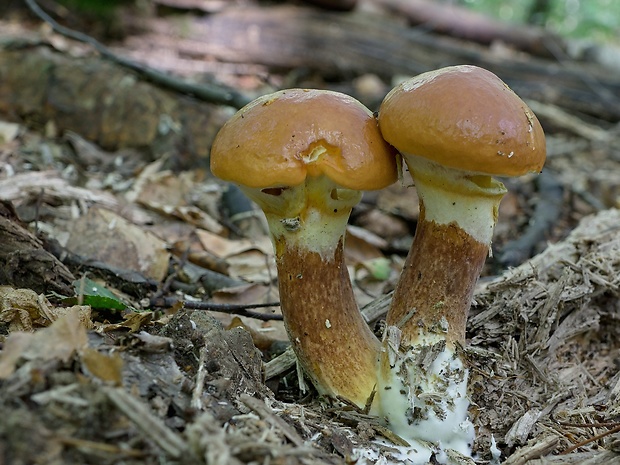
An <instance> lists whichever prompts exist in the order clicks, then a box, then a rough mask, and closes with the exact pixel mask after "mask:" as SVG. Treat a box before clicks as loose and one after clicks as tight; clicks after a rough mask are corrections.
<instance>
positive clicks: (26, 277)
mask: <svg viewBox="0 0 620 465" xmlns="http://www.w3.org/2000/svg"><path fill="white" fill-rule="evenodd" d="M74 280H75V278H74V277H73V275H72V274H71V272H70V271H69V269H67V267H66V266H65V265H64V264H63V263H62V262H61V261H60V260H58V259H57V258H56V257H55V256H54V255H52V254H51V253H49V252H48V251H47V250H45V249H44V247H43V242H42V241H41V240H39V239H38V238H37V237H36V236H35V235H34V234H32V233H31V232H30V231H28V229H26V228H25V227H24V226H23V225H22V224H20V222H19V219H18V218H17V215H16V213H15V211H14V210H13V207H12V206H11V204H10V203H8V202H5V201H1V202H0V284H2V285H9V286H14V287H18V288H27V289H33V290H34V291H36V292H57V293H59V294H62V295H72V294H73V287H72V283H73V281H74Z"/></svg>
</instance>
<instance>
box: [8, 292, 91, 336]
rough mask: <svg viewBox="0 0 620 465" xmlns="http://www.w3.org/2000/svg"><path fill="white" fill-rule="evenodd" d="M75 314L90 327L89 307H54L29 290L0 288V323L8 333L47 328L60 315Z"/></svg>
mask: <svg viewBox="0 0 620 465" xmlns="http://www.w3.org/2000/svg"><path fill="white" fill-rule="evenodd" d="M74 310H75V311H76V312H77V315H78V316H79V318H80V320H81V322H82V323H83V324H84V326H85V327H87V328H88V327H90V325H91V321H90V307H89V306H79V305H75V306H73V307H54V306H52V305H51V304H50V303H49V301H48V300H47V299H46V298H45V296H43V295H42V294H37V293H36V292H34V291H33V290H31V289H14V288H12V287H9V286H0V321H2V322H4V323H8V325H9V332H15V331H33V330H34V328H35V327H36V326H49V325H50V324H51V323H53V322H54V321H56V320H57V319H58V318H59V317H61V316H62V315H65V314H67V313H69V312H73V311H74Z"/></svg>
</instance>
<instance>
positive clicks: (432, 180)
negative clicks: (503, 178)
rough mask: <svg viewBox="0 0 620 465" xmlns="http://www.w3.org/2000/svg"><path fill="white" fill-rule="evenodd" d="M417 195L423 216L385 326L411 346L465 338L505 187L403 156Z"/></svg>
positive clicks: (456, 342)
mask: <svg viewBox="0 0 620 465" xmlns="http://www.w3.org/2000/svg"><path fill="white" fill-rule="evenodd" d="M403 157H404V159H405V161H406V163H407V165H408V167H409V170H410V173H411V175H412V177H413V179H414V181H415V185H416V189H417V192H418V196H419V198H420V217H419V219H418V224H417V228H416V234H415V238H414V241H413V244H412V246H411V250H410V251H409V255H408V256H407V259H406V262H405V265H404V268H403V272H402V274H401V278H400V280H399V283H398V285H397V287H396V290H395V292H394V298H393V300H392V304H391V308H390V311H389V313H388V316H387V324H388V325H393V326H397V327H398V328H399V329H400V330H401V331H402V334H403V338H404V340H405V341H406V342H407V343H411V344H413V343H416V342H417V341H420V340H421V341H424V339H426V340H428V338H429V337H430V335H433V334H435V335H437V336H438V338H439V339H444V338H445V339H446V342H447V343H448V346H449V347H450V348H454V346H455V345H456V344H461V345H464V343H465V325H466V320H467V313H468V312H469V308H470V306H471V302H472V299H473V293H474V288H475V286H476V282H477V281H478V278H479V276H480V272H481V271H482V267H483V266H484V262H485V259H486V257H487V256H488V255H489V251H490V246H491V239H492V235H493V229H494V227H495V223H496V221H497V214H498V208H499V202H500V200H501V198H502V197H503V195H504V193H505V192H506V189H505V188H504V186H503V184H502V183H500V182H497V181H495V180H493V179H492V178H491V177H490V176H480V175H477V174H475V173H467V172H465V171H460V170H453V169H447V168H444V167H442V166H440V165H438V164H436V163H433V162H431V161H428V160H425V159H422V158H419V157H416V156H413V155H408V154H403Z"/></svg>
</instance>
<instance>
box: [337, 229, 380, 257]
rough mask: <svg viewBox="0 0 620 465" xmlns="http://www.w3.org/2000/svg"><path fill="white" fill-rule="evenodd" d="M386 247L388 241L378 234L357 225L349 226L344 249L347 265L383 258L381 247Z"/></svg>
mask: <svg viewBox="0 0 620 465" xmlns="http://www.w3.org/2000/svg"><path fill="white" fill-rule="evenodd" d="M386 247H387V242H386V241H385V240H383V239H382V238H380V237H379V236H377V235H376V234H373V233H371V232H370V231H368V230H366V229H363V228H359V227H357V226H351V225H349V226H347V237H346V241H345V249H344V250H345V257H346V260H347V265H350V266H356V265H359V264H360V263H364V262H367V261H369V260H372V259H375V258H382V257H383V253H382V252H381V249H382V248H386Z"/></svg>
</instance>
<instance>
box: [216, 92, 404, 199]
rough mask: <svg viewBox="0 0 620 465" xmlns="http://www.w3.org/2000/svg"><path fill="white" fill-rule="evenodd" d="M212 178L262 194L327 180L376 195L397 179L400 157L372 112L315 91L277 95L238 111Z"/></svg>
mask: <svg viewBox="0 0 620 465" xmlns="http://www.w3.org/2000/svg"><path fill="white" fill-rule="evenodd" d="M211 171H212V172H213V174H214V175H215V176H218V177H219V178H221V179H224V180H226V181H230V182H233V183H235V184H239V185H242V186H247V187H250V188H260V189H264V188H272V187H273V188H277V187H286V186H297V185H300V184H302V183H303V182H304V180H305V179H306V176H308V175H310V176H319V175H321V174H324V175H326V176H327V177H329V178H330V179H331V180H332V181H333V182H335V183H336V184H338V185H340V186H342V187H344V188H347V189H356V190H374V189H381V188H383V187H385V186H388V185H389V184H392V183H393V182H394V181H395V180H396V178H397V169H396V158H395V153H394V151H393V149H392V147H390V146H389V144H387V143H386V142H385V141H384V140H383V138H382V136H381V133H380V132H379V128H378V125H377V121H376V119H375V118H374V116H373V115H372V113H371V112H370V110H368V109H367V108H366V107H365V106H364V105H362V104H361V103H360V102H358V101H357V100H355V99H354V98H352V97H349V96H347V95H344V94H341V93H338V92H331V91H325V90H310V89H289V90H282V91H279V92H275V93H273V94H270V95H265V96H263V97H260V98H258V99H256V100H254V101H253V102H252V103H250V104H248V105H246V106H245V107H244V108H242V109H241V110H239V111H238V112H237V113H236V114H235V115H234V116H233V117H232V118H231V119H230V120H229V121H228V122H227V123H226V124H225V125H224V126H223V127H222V129H221V130H220V131H219V133H218V134H217V136H216V138H215V141H214V142H213V146H212V148H211Z"/></svg>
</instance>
